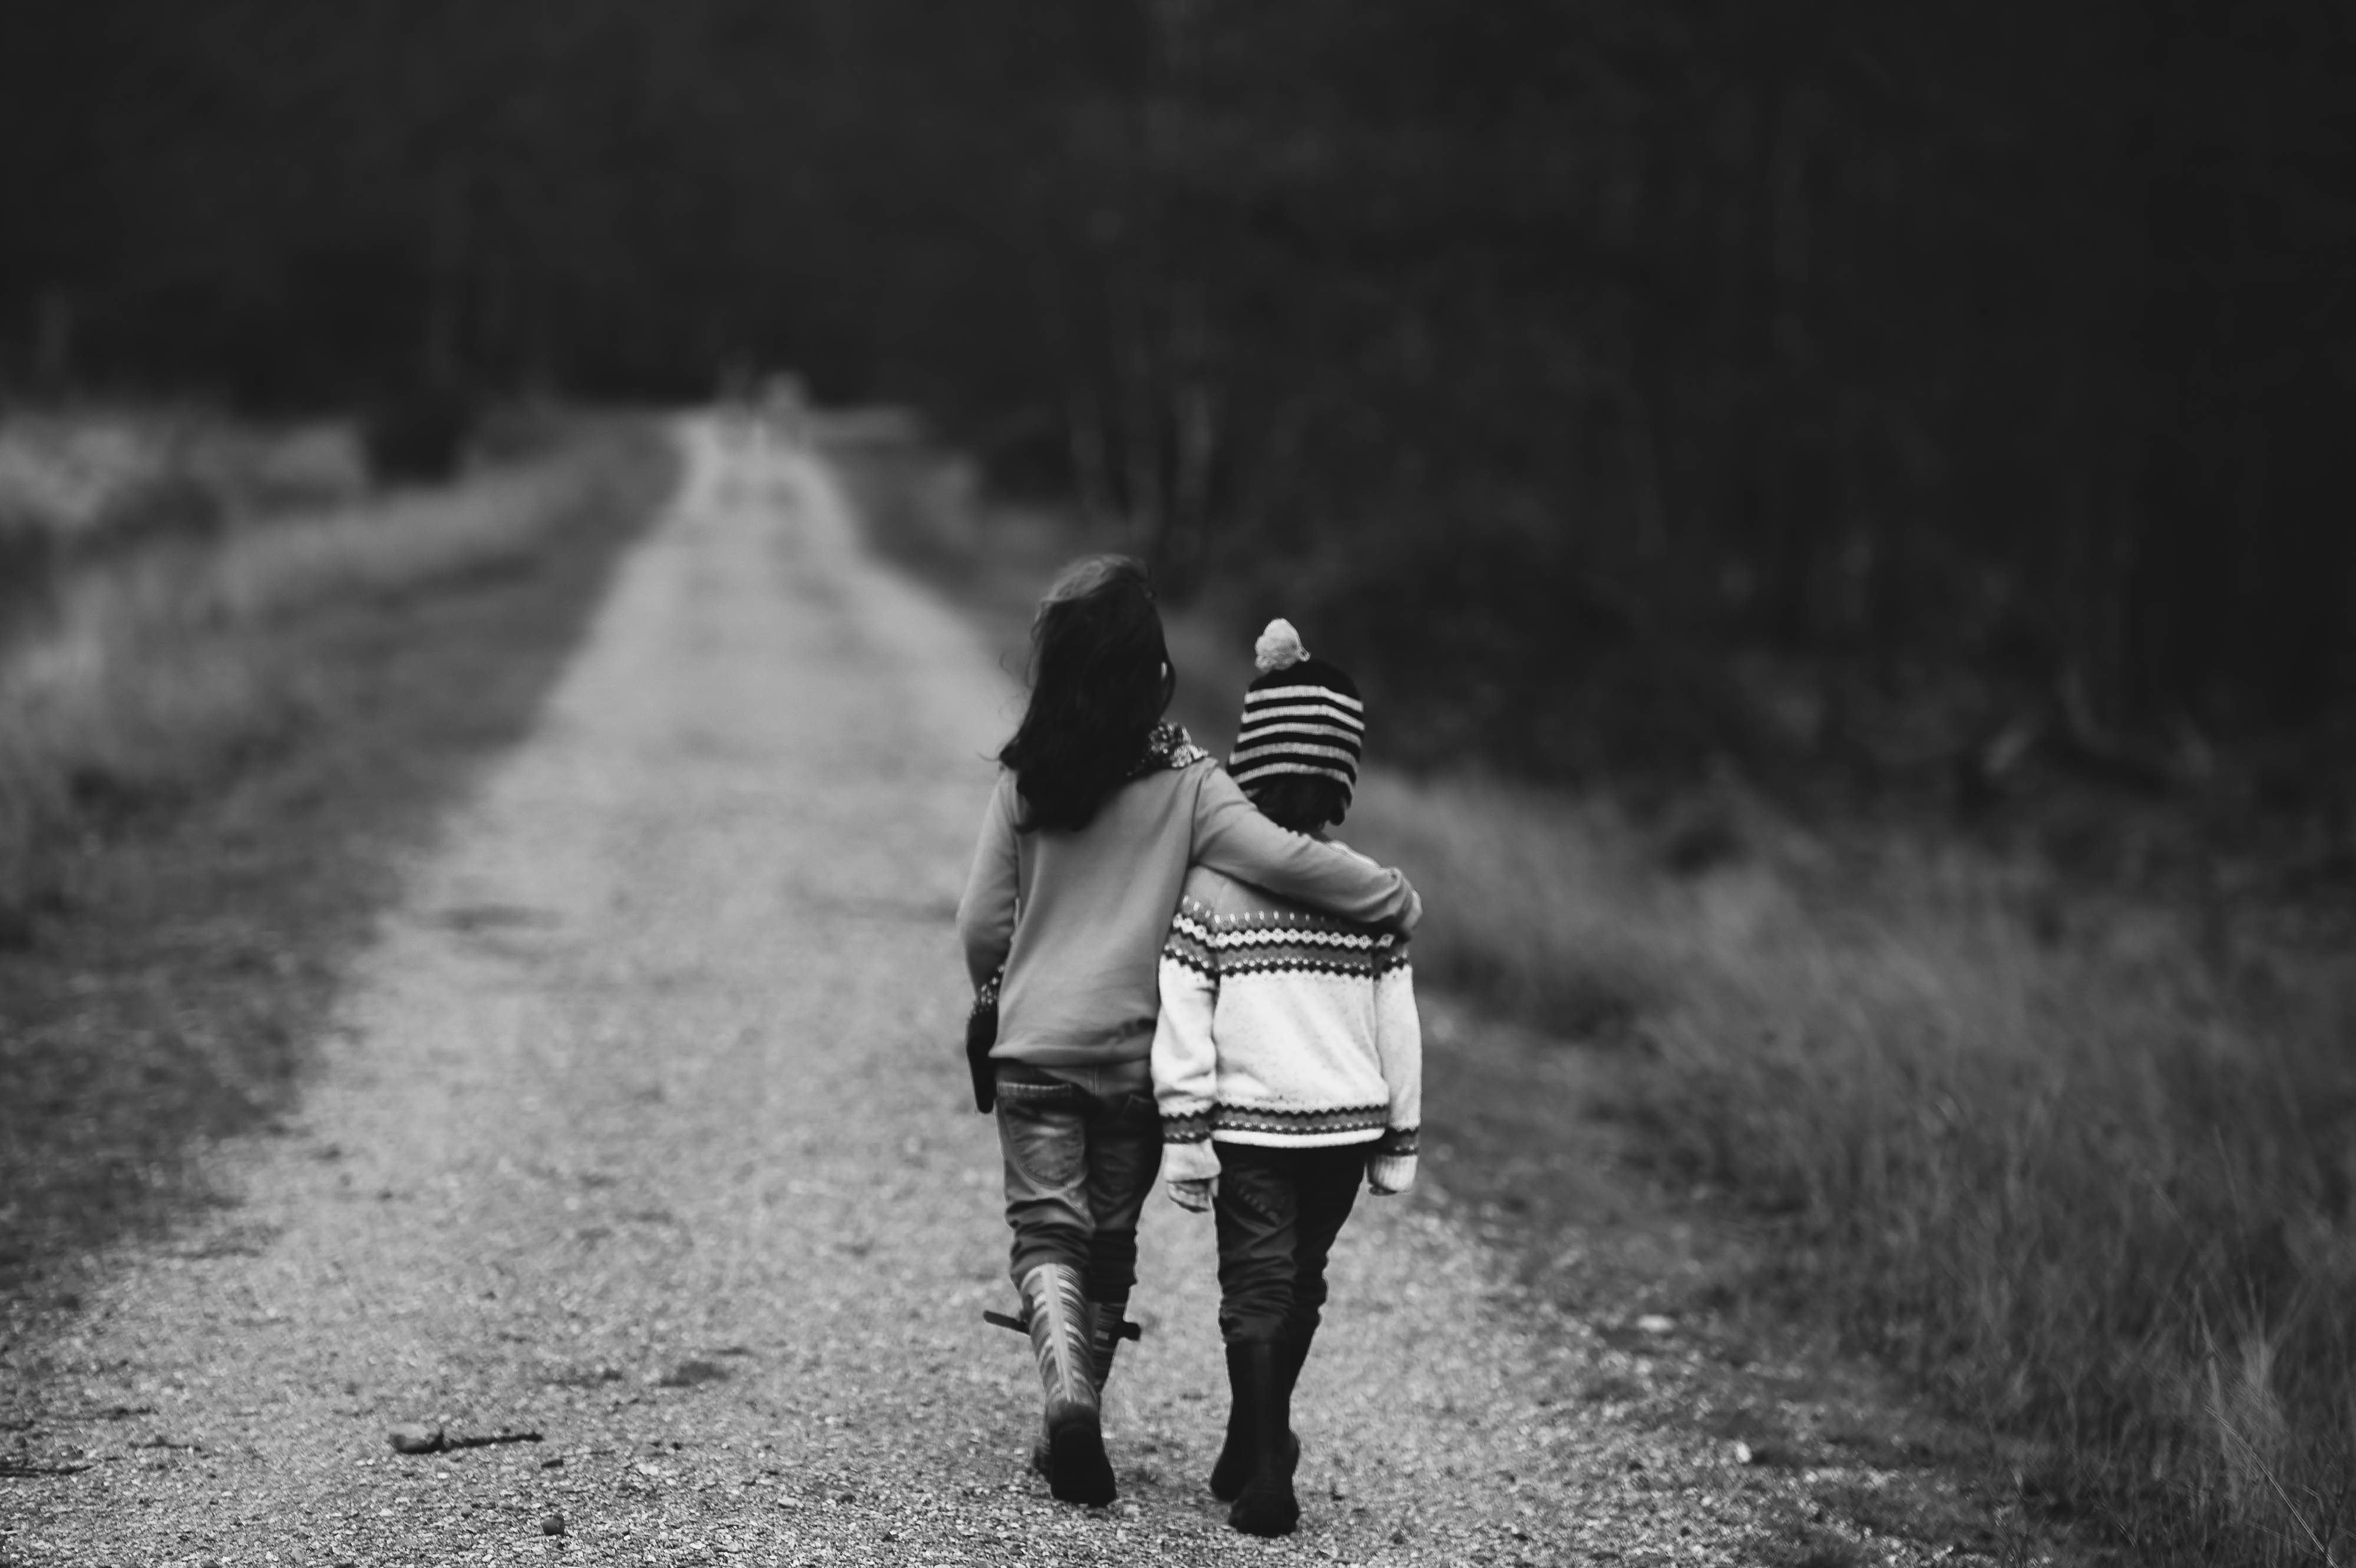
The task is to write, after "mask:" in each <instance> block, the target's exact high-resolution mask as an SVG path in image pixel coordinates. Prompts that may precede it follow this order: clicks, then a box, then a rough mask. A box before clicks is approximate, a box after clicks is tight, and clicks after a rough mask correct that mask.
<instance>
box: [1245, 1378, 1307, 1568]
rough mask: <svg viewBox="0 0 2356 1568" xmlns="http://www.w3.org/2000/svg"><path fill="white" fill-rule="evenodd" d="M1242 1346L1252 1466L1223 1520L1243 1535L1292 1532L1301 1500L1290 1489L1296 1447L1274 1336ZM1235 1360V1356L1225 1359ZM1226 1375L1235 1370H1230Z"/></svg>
mask: <svg viewBox="0 0 2356 1568" xmlns="http://www.w3.org/2000/svg"><path fill="white" fill-rule="evenodd" d="M1237 1349H1241V1350H1242V1351H1243V1355H1242V1356H1241V1358H1239V1359H1240V1360H1241V1362H1242V1365H1241V1367H1240V1369H1239V1370H1240V1371H1242V1373H1243V1385H1244V1386H1243V1388H1242V1390H1241V1391H1240V1392H1242V1394H1243V1396H1244V1403H1246V1404H1247V1405H1248V1407H1249V1409H1250V1412H1251V1466H1250V1468H1249V1470H1248V1472H1247V1473H1246V1475H1245V1477H1244V1489H1243V1495H1242V1496H1240V1497H1238V1498H1237V1499H1236V1503H1235V1506H1234V1507H1233V1508H1231V1509H1228V1510H1227V1522H1228V1523H1229V1524H1231V1525H1233V1526H1234V1527H1235V1528H1236V1529H1237V1530H1239V1531H1243V1532H1244V1533H1245V1534H1246V1535H1290V1534H1291V1533H1292V1532H1293V1531H1294V1530H1295V1529H1296V1528H1298V1527H1299V1525H1300V1523H1301V1503H1300V1500H1299V1499H1296V1498H1295V1497H1294V1496H1293V1495H1292V1469H1293V1465H1294V1462H1295V1461H1296V1459H1297V1458H1298V1457H1299V1454H1298V1451H1297V1450H1296V1449H1294V1448H1293V1446H1292V1445H1291V1435H1292V1433H1291V1411H1290V1401H1289V1398H1288V1395H1287V1392H1286V1389H1285V1386H1284V1376H1283V1373H1282V1371H1281V1360H1280V1357H1281V1352H1280V1349H1279V1347H1278V1345H1277V1344H1276V1342H1275V1341H1274V1340H1269V1339H1260V1340H1254V1341H1251V1342H1249V1343H1247V1344H1245V1345H1242V1346H1239V1347H1237ZM1229 1365H1230V1367H1234V1366H1235V1362H1234V1361H1232V1360H1231V1361H1230V1362H1229ZM1230 1375H1233V1374H1232V1372H1231V1373H1230Z"/></svg>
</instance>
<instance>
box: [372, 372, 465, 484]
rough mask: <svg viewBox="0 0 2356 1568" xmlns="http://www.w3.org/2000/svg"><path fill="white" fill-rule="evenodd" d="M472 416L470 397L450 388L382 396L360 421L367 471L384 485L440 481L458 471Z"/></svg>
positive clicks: (438, 482)
mask: <svg viewBox="0 0 2356 1568" xmlns="http://www.w3.org/2000/svg"><path fill="white" fill-rule="evenodd" d="M475 419H476V410H475V407H474V405H473V403H472V401H471V400H469V399H468V398H467V397H466V395H465V394H464V393H461V392H458V391H455V390H450V389H434V390H415V391H410V392H404V393H402V394H400V395H397V396H394V397H390V398H386V399H384V400H380V401H379V402H378V403H377V404H376V406H375V407H373V408H371V409H370V410H369V411H368V413H367V415H366V416H365V417H364V418H363V419H362V421H361V423H360V442H361V445H362V447H363V449H364V450H365V451H366V452H367V453H368V466H369V475H371V476H372V477H374V478H375V480H376V481H377V482H378V483H379V484H383V485H395V484H425V485H438V484H442V483H444V482H445V481H447V480H450V479H452V478H455V477H456V475H457V473H458V470H459V469H460V468H461V467H462V466H463V465H464V464H465V463H466V454H467V438H468V437H469V436H470V435H471V434H472V432H473V430H474V426H475Z"/></svg>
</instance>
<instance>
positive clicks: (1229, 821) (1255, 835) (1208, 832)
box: [1194, 766, 1423, 933]
mask: <svg viewBox="0 0 2356 1568" xmlns="http://www.w3.org/2000/svg"><path fill="white" fill-rule="evenodd" d="M1194 859H1195V861H1196V862H1197V863H1199V864H1201V865H1205V866H1208V867H1210V868H1211V869H1214V870H1217V871H1224V872H1226V874H1227V875H1228V876H1231V877H1233V878H1235V879H1236V880H1238V881H1245V882H1249V883H1251V884H1253V885H1254V886H1256V887H1262V888H1266V889H1267V890H1268V891H1270V892H1272V893H1277V894H1279V895H1280V896H1282V897H1285V898H1289V899H1293V900H1296V901H1300V902H1301V903H1304V904H1307V905H1309V906H1310V907H1311V908H1312V909H1318V910H1323V911H1324V912H1326V913H1328V914H1334V915H1340V916H1341V917H1342V918H1344V920H1355V921H1358V922H1361V923H1365V924H1367V925H1378V926H1382V927H1384V928H1386V929H1387V930H1391V931H1397V932H1401V933H1405V932H1408V931H1412V930H1413V929H1414V928H1415V924H1416V922H1417V921H1418V920H1419V919H1420V918H1421V916H1422V912H1423V902H1422V901H1421V900H1420V899H1419V898H1418V897H1417V896H1416V891H1415V889H1414V888H1413V887H1411V886H1409V885H1408V880H1407V878H1406V876H1405V875H1404V874H1402V873H1401V872H1399V871H1398V870H1396V869H1392V868H1389V867H1385V866H1377V865H1376V864H1375V863H1374V862H1373V861H1371V860H1368V859H1365V858H1364V857H1362V856H1358V855H1355V854H1352V853H1351V852H1350V851H1349V850H1347V849H1343V848H1336V847H1335V846H1333V845H1331V844H1321V843H1319V842H1318V841H1317V840H1316V839H1314V838H1311V837H1305V836H1303V835H1301V834H1299V833H1290V832H1287V831H1286V830H1285V829H1283V828H1281V827H1278V826H1277V825H1276V824H1275V823H1273V822H1270V821H1269V819H1268V818H1267V817H1265V816H1261V815H1260V813H1259V809H1258V807H1257V806H1255V805H1252V803H1251V801H1250V799H1249V798H1248V796H1247V795H1245V794H1244V792H1243V791H1242V790H1241V789H1239V788H1237V785H1236V782H1235V780H1233V779H1231V778H1229V777H1228V776H1227V775H1226V772H1225V771H1224V770H1222V769H1219V768H1217V767H1215V766H1213V767H1211V768H1210V769H1209V773H1208V776H1207V777H1205V779H1204V780H1203V784H1202V788H1201V791H1200V793H1199V794H1198V795H1196V796H1195V800H1194Z"/></svg>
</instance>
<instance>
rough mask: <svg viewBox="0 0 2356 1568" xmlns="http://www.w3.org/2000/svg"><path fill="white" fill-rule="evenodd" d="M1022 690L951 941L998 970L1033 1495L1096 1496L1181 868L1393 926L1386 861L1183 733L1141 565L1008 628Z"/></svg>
mask: <svg viewBox="0 0 2356 1568" xmlns="http://www.w3.org/2000/svg"><path fill="white" fill-rule="evenodd" d="M1031 644H1032V669H1031V699H1030V703H1029V706H1028V707H1027V709H1025V710H1024V713H1023V721H1022V723H1021V725H1020V726H1019V727H1018V728H1017V729H1016V731H1015V732H1014V736H1013V738H1012V740H1010V741H1007V743H1006V746H1005V748H1004V750H1002V751H1001V752H1000V753H999V757H998V760H999V763H1001V771H1000V773H999V778H998V784H997V787H996V788H995V789H994V790H993V791H992V792H991V798H990V805H989V806H988V808H987V809H986V810H985V811H984V813H983V816H982V824H981V837H980V845H979V847H978V848H976V850H975V853H974V861H973V870H972V873H971V875H970V876H969V878H968V880H967V882H966V890H965V896H964V898H963V899H962V900H961V901H959V903H958V937H959V939H960V940H961V941H962V943H963V944H964V947H965V960H966V968H967V971H968V973H969V975H970V976H971V977H972V979H973V982H974V984H975V986H976V987H981V986H983V985H984V984H986V983H987V982H989V981H990V980H991V978H992V977H993V976H1000V981H999V989H998V1042H997V1045H996V1046H995V1047H994V1048H993V1049H992V1051H991V1061H992V1062H993V1063H994V1064H995V1071H996V1075H997V1076H996V1093H997V1115H998V1133H999V1144H1000V1147H1001V1151H1002V1153H1003V1155H1004V1157H1005V1175H1006V1220H1007V1223H1008V1225H1009V1226H1010V1227H1012V1230H1013V1232H1014V1239H1013V1248H1012V1268H1011V1273H1012V1276H1013V1280H1014V1285H1015V1288H1016V1289H1017V1290H1019V1291H1020V1292H1021V1293H1022V1296H1023V1307H1024V1310H1025V1313H1026V1315H1027V1317H1028V1320H1029V1328H1030V1333H1031V1344H1032V1349H1033V1354H1034V1356H1035V1357H1036V1359H1037V1361H1038V1367H1039V1379H1040V1382H1041V1385H1042V1389H1043V1392H1044V1401H1045V1403H1044V1413H1043V1425H1044V1438H1043V1442H1042V1445H1041V1452H1040V1453H1039V1454H1038V1455H1037V1456H1035V1457H1036V1458H1037V1459H1038V1460H1039V1462H1040V1463H1041V1464H1042V1467H1044V1470H1045V1471H1046V1474H1047V1480H1048V1485H1049V1487H1050V1488H1051V1489H1052V1490H1053V1492H1054V1493H1055V1496H1056V1497H1058V1498H1060V1499H1065V1500H1066V1501H1069V1502H1079V1503H1092V1504H1101V1503H1107V1502H1109V1501H1111V1500H1112V1499H1113V1495H1114V1483H1113V1474H1112V1467H1111V1465H1110V1463H1109V1462H1108V1460H1107V1459H1106V1457H1105V1451H1104V1440H1103V1435H1102V1429H1101V1422H1100V1418H1099V1413H1098V1412H1099V1404H1100V1399H1101V1396H1102V1393H1103V1389H1104V1382H1105V1379H1106V1377H1107V1376H1108V1374H1109V1373H1110V1371H1111V1370H1112V1359H1113V1351H1114V1349H1115V1348H1116V1347H1117V1346H1118V1344H1119V1333H1120V1329H1121V1327H1122V1317H1123V1313H1124V1311H1125V1310H1126V1308H1127V1306H1128V1302H1129V1296H1130V1288H1131V1286H1132V1285H1134V1284H1135V1282H1136V1278H1137V1220H1138V1215H1139V1213H1140V1211H1141V1210H1142V1209H1143V1208H1144V1205H1145V1199H1146V1195H1147V1193H1148V1192H1149V1191H1150V1190H1151V1188H1152V1185H1153V1179H1154V1176H1155V1174H1156V1173H1157V1172H1158V1171H1159V1169H1160V1168H1161V1164H1162V1131H1161V1119H1160V1115H1159V1113H1158V1112H1157V1110H1156V1107H1155V1104H1154V1098H1153V1082H1152V1069H1151V1062H1150V1060H1149V1059H1150V1056H1151V1051H1152V1045H1153V1035H1154V1026H1155V1022H1156V1019H1157V1017H1158V1015H1159V1012H1160V992H1159V987H1158V981H1157V975H1156V971H1157V966H1158V964H1159V961H1160V957H1161V953H1162V942H1163V939H1164V937H1165V936H1166V935H1167V934H1168V933H1169V929H1170V921H1171V916H1172V915H1173V912H1175V911H1176V909H1177V907H1178V895H1179V891H1180V889H1181V887H1182V885H1183V883H1184V880H1185V878H1186V872H1187V869H1188V868H1189V867H1190V866H1196V865H1201V866H1208V867H1211V868H1214V869H1216V870H1218V871H1220V872H1222V873H1224V874H1226V875H1227V876H1231V877H1234V878H1236V879H1238V880H1242V881H1246V882H1250V883H1253V884H1256V885H1258V886H1260V887H1265V888H1269V889H1270V890H1273V891H1278V892H1280V893H1282V894H1283V895H1285V896H1287V897H1289V898H1291V899H1293V900H1296V901H1299V902H1301V903H1302V904H1306V905H1308V906H1310V907H1312V908H1317V909H1323V910H1327V911H1331V912H1333V913H1334V914H1337V915H1341V916H1344V917H1345V918H1348V919H1351V920H1355V921H1358V922H1362V923H1368V924H1374V925H1381V926H1387V927H1389V928H1391V929H1394V930H1398V931H1402V932H1404V931H1405V930H1407V929H1408V928H1411V927H1412V926H1413V925H1414V923H1415V921H1416V918H1417V916H1418V914H1419V912H1420V907H1419V903H1418V901H1417V899H1416V896H1415V891H1414V889H1412V888H1411V887H1409V886H1408V882H1407V879H1406V878H1404V877H1403V876H1401V875H1400V874H1399V873H1398V871H1396V870H1387V869H1380V868H1377V867H1376V866H1375V865H1373V864H1372V863H1370V862H1368V861H1365V860H1363V859H1359V858H1357V857H1355V856H1353V855H1350V854H1348V853H1346V852H1345V851H1343V850H1340V849H1336V848H1332V847H1330V846H1327V845H1323V844H1320V843H1318V842H1316V841H1315V840H1314V839H1312V838H1309V837H1303V836H1302V835H1300V834H1297V833H1289V832H1287V831H1285V830H1284V829H1283V828H1280V827H1277V826H1276V825H1275V824H1273V823H1271V822H1269V820H1268V819H1267V818H1266V817H1264V816H1261V815H1260V814H1259V813H1258V811H1257V810H1256V809H1254V807H1253V806H1252V805H1251V803H1250V802H1249V801H1248V800H1247V799H1246V798H1245V796H1244V794H1243V792H1242V791H1241V790H1240V789H1238V788H1237V786H1236V784H1235V782H1234V781H1233V780H1231V779H1230V778H1228V777H1227V775H1226V773H1223V772H1222V771H1220V769H1219V767H1218V765H1217V764H1216V763H1215V762H1213V761H1212V759H1211V758H1210V756H1209V755H1208V754H1207V753H1205V752H1203V751H1202V749H1201V748H1199V747H1197V746H1195V745H1194V744H1193V743H1192V742H1191V741H1188V740H1187V738H1186V734H1185V731H1183V730H1181V729H1179V728H1178V727H1177V726H1176V725H1173V724H1165V723H1164V722H1162V713H1163V711H1164V710H1165V709H1167V708H1168V707H1169V703H1170V698H1171V695H1172V693H1173V690H1174V689H1175V686H1176V677H1175V675H1174V673H1173V670H1172V669H1171V667H1170V654H1169V649H1168V646H1167V645H1166V644H1165V643H1164V641H1163V639H1162V617H1161V614H1160V612H1159V611H1158V610H1157V609H1156V608H1155V606H1154V602H1153V594H1152V591H1151V586H1150V585H1149V583H1148V581H1147V578H1146V573H1145V570H1144V568H1143V567H1142V566H1141V565H1140V564H1139V563H1137V562H1136V561H1134V560H1128V559H1126V558H1124V557H1119V556H1097V557H1091V558H1089V559H1087V560H1080V561H1077V562H1076V563H1074V564H1073V565H1072V566H1070V567H1068V568H1067V569H1066V571H1064V572H1063V574H1062V575H1061V576H1060V577H1058V578H1057V579H1056V581H1055V585H1054V587H1052V588H1051V589H1050V590H1049V591H1048V592H1047V595H1046V597H1045V598H1044V600H1043V601H1041V603H1040V605H1039V612H1038V614H1037V616H1036V617H1035V619H1034V620H1033V624H1032V629H1031Z"/></svg>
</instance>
